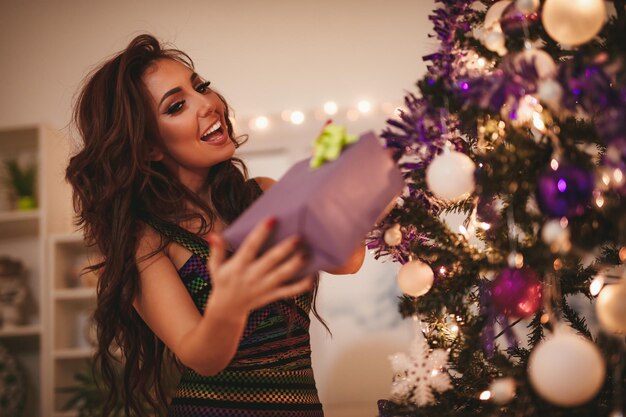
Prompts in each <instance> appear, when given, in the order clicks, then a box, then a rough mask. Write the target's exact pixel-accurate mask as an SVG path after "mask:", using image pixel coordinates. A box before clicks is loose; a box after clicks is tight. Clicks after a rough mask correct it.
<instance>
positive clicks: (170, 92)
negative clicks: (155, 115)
mask: <svg viewBox="0 0 626 417" xmlns="http://www.w3.org/2000/svg"><path fill="white" fill-rule="evenodd" d="M197 77H198V74H197V73H195V72H194V73H192V74H191V77H189V80H190V81H191V82H193V81H194V80H195V79H196V78H197ZM181 90H182V89H181V88H180V87H174V88H172V89H171V90H169V91H168V92H167V93H165V94H163V97H161V101H159V107H160V106H161V104H163V101H165V99H166V98H168V97H169V96H171V95H172V94H176V93H178V92H180V91H181Z"/></svg>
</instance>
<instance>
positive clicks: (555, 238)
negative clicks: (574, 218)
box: [541, 220, 571, 252]
mask: <svg viewBox="0 0 626 417" xmlns="http://www.w3.org/2000/svg"><path fill="white" fill-rule="evenodd" d="M541 239H542V240H543V241H544V242H545V244H546V245H550V248H552V249H553V251H554V252H557V251H560V250H569V248H570V246H571V243H570V232H569V229H567V228H566V227H565V228H564V227H562V226H561V222H560V221H559V220H550V221H548V222H546V223H545V224H544V225H543V227H542V228H541Z"/></svg>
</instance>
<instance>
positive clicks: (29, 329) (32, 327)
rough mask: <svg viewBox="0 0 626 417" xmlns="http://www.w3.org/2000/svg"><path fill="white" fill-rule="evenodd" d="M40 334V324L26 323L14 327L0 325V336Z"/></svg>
mask: <svg viewBox="0 0 626 417" xmlns="http://www.w3.org/2000/svg"><path fill="white" fill-rule="evenodd" d="M40 334H41V326H40V325H38V324H27V325H23V326H14V327H4V328H1V327H0V338H6V337H26V336H39V335H40Z"/></svg>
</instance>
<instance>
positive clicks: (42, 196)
mask: <svg viewBox="0 0 626 417" xmlns="http://www.w3.org/2000/svg"><path fill="white" fill-rule="evenodd" d="M68 153H69V144H68V142H67V140H66V139H65V138H64V136H63V135H61V134H60V133H59V132H58V131H56V130H54V129H50V128H48V127H46V126H42V125H31V126H18V127H9V128H2V129H0V164H1V165H0V166H1V167H2V169H0V256H8V257H11V258H13V259H17V260H19V261H20V262H21V263H22V264H23V266H24V269H25V274H24V279H25V283H26V285H27V287H28V293H29V294H28V297H27V301H26V308H25V315H24V321H23V323H22V324H20V325H18V326H6V325H0V344H2V345H3V346H4V347H5V348H6V349H7V350H8V352H9V353H10V354H12V355H13V356H14V357H15V358H16V359H17V361H18V363H19V364H20V365H21V367H22V369H23V370H24V373H25V375H26V383H27V394H26V403H25V409H24V414H23V416H24V417H42V416H43V417H48V416H51V412H50V410H51V408H49V407H48V405H47V404H48V399H47V398H46V395H45V387H47V386H50V384H49V383H48V381H49V374H50V372H49V370H50V365H51V361H50V359H49V353H50V340H51V333H50V328H49V327H48V324H49V321H48V319H49V318H48V317H47V316H48V314H47V312H48V302H49V297H48V294H49V290H48V287H49V286H48V272H47V271H48V268H47V253H46V240H47V236H48V235H49V234H50V233H59V232H61V231H67V230H71V213H72V211H71V201H70V193H69V187H68V186H67V185H66V184H64V181H63V178H64V177H63V171H64V168H65V163H66V160H67V156H68ZM12 158H16V159H18V160H24V159H27V160H28V161H29V162H32V163H35V164H36V167H37V175H36V180H35V182H36V190H35V197H36V200H37V205H38V207H37V208H35V209H32V210H23V211H22V210H16V209H15V208H14V206H13V205H12V204H11V202H10V199H9V198H8V191H9V188H8V186H7V185H6V181H5V178H6V173H5V172H4V161H6V160H8V159H12Z"/></svg>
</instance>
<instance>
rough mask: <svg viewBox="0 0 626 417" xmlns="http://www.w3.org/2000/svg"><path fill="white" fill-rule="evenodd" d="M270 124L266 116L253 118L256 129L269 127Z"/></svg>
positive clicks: (253, 125)
mask: <svg viewBox="0 0 626 417" xmlns="http://www.w3.org/2000/svg"><path fill="white" fill-rule="evenodd" d="M269 125H270V120H269V119H268V118H267V117H265V116H259V117H257V118H255V119H252V127H253V128H254V129H259V130H263V129H267V128H268V127H269Z"/></svg>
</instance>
